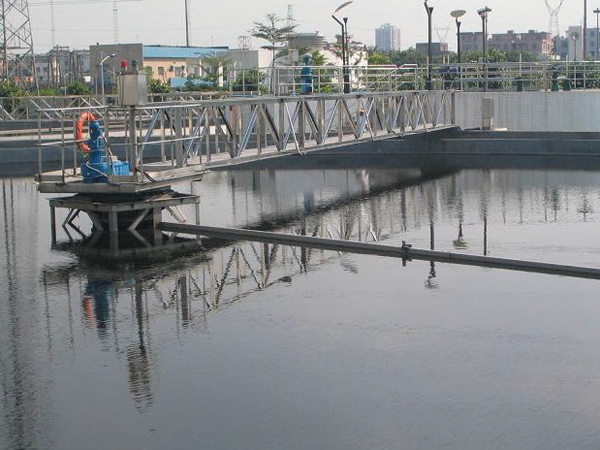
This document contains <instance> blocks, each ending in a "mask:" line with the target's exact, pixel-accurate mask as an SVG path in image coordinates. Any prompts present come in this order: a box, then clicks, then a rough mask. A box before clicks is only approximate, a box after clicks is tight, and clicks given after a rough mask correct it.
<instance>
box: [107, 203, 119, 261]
mask: <svg viewBox="0 0 600 450" xmlns="http://www.w3.org/2000/svg"><path fill="white" fill-rule="evenodd" d="M108 231H109V233H110V249H111V251H118V250H119V221H118V219H117V212H116V211H110V212H109V213H108Z"/></svg>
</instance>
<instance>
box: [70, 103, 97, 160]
mask: <svg viewBox="0 0 600 450" xmlns="http://www.w3.org/2000/svg"><path fill="white" fill-rule="evenodd" d="M90 120H96V116H94V115H93V114H92V113H90V112H84V113H82V114H80V115H79V117H78V118H77V122H76V123H75V140H76V141H77V147H79V150H81V151H82V152H83V153H87V152H89V151H90V148H89V147H88V145H87V144H86V143H85V142H84V141H83V123H84V122H89V121H90Z"/></svg>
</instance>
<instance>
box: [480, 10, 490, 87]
mask: <svg viewBox="0 0 600 450" xmlns="http://www.w3.org/2000/svg"><path fill="white" fill-rule="evenodd" d="M490 12H492V9H491V8H488V7H487V6H486V7H485V8H481V9H478V10H477V14H479V16H480V17H481V26H482V41H483V42H482V44H483V78H484V81H483V90H484V91H487V87H488V83H487V68H486V66H485V63H486V62H487V35H488V32H487V19H488V14H489V13H490Z"/></svg>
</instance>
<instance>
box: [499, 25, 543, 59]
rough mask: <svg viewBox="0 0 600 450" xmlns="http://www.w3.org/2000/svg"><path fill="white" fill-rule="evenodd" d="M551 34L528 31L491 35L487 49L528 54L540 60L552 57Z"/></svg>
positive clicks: (511, 31) (509, 31) (510, 31)
mask: <svg viewBox="0 0 600 450" xmlns="http://www.w3.org/2000/svg"><path fill="white" fill-rule="evenodd" d="M552 47H553V44H552V34H550V33H547V32H545V31H535V30H529V31H528V32H527V33H515V32H514V31H513V30H508V32H506V33H498V34H492V37H491V39H489V40H488V48H490V49H491V48H496V49H498V50H501V51H504V52H529V53H534V54H536V55H537V56H539V57H540V58H541V59H547V58H549V57H550V56H551V55H552Z"/></svg>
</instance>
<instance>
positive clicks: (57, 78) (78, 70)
mask: <svg viewBox="0 0 600 450" xmlns="http://www.w3.org/2000/svg"><path fill="white" fill-rule="evenodd" d="M35 70H36V75H37V80H38V85H39V86H41V87H53V88H60V87H64V86H65V85H66V84H69V83H72V82H73V81H80V82H89V81H90V78H89V75H90V53H89V51H88V50H70V49H69V47H59V46H57V47H54V48H52V49H51V50H50V51H48V53H45V54H37V55H35Z"/></svg>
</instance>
